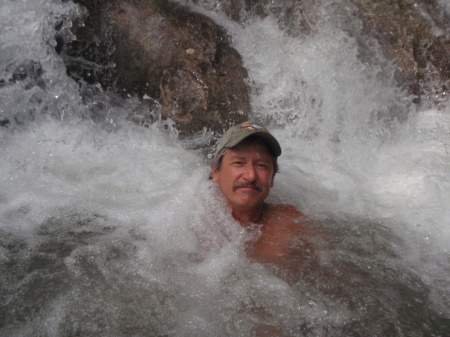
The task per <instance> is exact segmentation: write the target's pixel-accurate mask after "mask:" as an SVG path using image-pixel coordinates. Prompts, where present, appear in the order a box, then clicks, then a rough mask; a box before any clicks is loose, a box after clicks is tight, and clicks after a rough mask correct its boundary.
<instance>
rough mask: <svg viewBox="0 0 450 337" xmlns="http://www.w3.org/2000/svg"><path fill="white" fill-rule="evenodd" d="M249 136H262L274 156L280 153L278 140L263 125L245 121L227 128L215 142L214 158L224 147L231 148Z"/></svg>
mask: <svg viewBox="0 0 450 337" xmlns="http://www.w3.org/2000/svg"><path fill="white" fill-rule="evenodd" d="M250 136H257V137H260V138H262V139H263V140H264V141H265V142H266V144H267V145H268V146H269V147H270V148H271V150H272V152H273V154H274V155H275V157H278V156H279V155H281V147H280V144H279V143H278V141H277V140H276V139H275V137H274V136H272V135H271V134H270V132H269V131H268V130H267V129H266V127H265V126H264V125H261V124H259V123H256V122H253V121H247V122H244V123H241V124H238V125H235V126H232V127H231V128H229V129H228V130H227V131H226V132H225V134H224V135H223V136H222V138H221V139H220V140H219V142H218V143H217V149H216V152H215V153H214V158H215V157H216V156H217V155H218V154H219V152H220V151H221V150H222V149H224V148H232V147H235V146H236V145H238V144H239V143H240V142H242V141H243V140H244V139H245V138H247V137H250Z"/></svg>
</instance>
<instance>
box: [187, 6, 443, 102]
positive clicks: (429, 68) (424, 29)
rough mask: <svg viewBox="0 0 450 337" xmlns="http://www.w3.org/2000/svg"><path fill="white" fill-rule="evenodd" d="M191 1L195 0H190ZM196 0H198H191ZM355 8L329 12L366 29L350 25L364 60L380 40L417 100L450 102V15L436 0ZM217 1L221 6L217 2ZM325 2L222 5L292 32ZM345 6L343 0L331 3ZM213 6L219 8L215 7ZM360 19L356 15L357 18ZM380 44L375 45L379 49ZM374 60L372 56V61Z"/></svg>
mask: <svg viewBox="0 0 450 337" xmlns="http://www.w3.org/2000/svg"><path fill="white" fill-rule="evenodd" d="M187 1H189V0H187ZM190 1H193V2H196V0H190ZM350 2H351V3H352V4H353V5H354V11H349V12H348V13H345V14H343V13H339V12H333V10H331V11H330V13H329V15H335V16H339V15H343V17H344V16H345V15H351V16H352V17H350V18H348V19H349V21H350V22H355V21H357V20H358V19H359V20H360V22H361V24H362V28H359V27H356V26H355V25H353V24H352V25H350V27H345V24H343V27H342V28H343V29H347V32H348V34H349V35H350V36H354V37H355V38H356V40H357V42H358V44H359V46H358V48H359V51H360V56H361V59H362V60H363V62H365V61H367V59H366V56H368V57H369V58H370V57H371V56H372V55H373V54H374V53H376V52H377V51H378V49H377V48H378V46H375V47H374V46H373V45H371V44H370V43H367V41H368V40H369V41H370V39H368V37H372V38H374V39H376V40H377V42H378V44H379V46H380V47H381V50H382V53H383V54H384V56H385V57H386V58H387V59H388V60H389V61H390V62H391V64H393V65H394V67H395V68H396V71H395V79H396V81H397V83H398V85H399V86H400V87H403V88H405V93H406V94H407V95H415V96H416V99H415V100H414V101H415V103H418V104H430V105H432V106H439V105H440V104H444V105H445V104H447V96H448V95H449V91H450V17H449V14H448V13H446V12H445V11H444V9H443V8H441V7H440V5H439V2H437V1H436V0H350ZM215 6H216V5H215ZM320 6H323V4H322V2H320V1H310V0H291V1H285V0H241V1H236V0H223V1H221V2H220V10H221V11H223V12H224V13H225V14H226V15H228V16H229V17H230V18H232V19H234V20H236V21H238V22H242V21H245V20H246V19H247V18H248V17H252V16H258V17H262V18H264V17H266V16H273V17H275V18H276V20H277V22H278V24H279V26H280V28H281V29H283V30H284V31H286V33H287V34H289V35H291V36H301V35H305V34H309V33H311V32H312V31H314V29H315V25H317V24H318V23H317V11H318V7H320ZM328 7H329V8H333V9H336V10H339V8H340V7H347V6H346V5H344V6H340V4H339V3H338V2H334V3H333V2H332V3H329V4H328ZM210 9H213V8H212V7H211V8H210ZM355 18H356V20H355ZM374 48H375V50H374ZM368 62H370V61H368Z"/></svg>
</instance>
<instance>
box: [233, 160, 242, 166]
mask: <svg viewBox="0 0 450 337" xmlns="http://www.w3.org/2000/svg"><path fill="white" fill-rule="evenodd" d="M232 165H233V166H242V165H244V162H243V161H234V162H232Z"/></svg>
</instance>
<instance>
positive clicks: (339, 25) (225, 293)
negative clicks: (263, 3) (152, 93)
mask: <svg viewBox="0 0 450 337" xmlns="http://www.w3.org/2000/svg"><path fill="white" fill-rule="evenodd" d="M196 4H197V5H196V6H197V7H194V9H195V10H197V11H200V12H203V13H206V14H207V15H209V16H210V17H212V18H213V19H214V20H216V21H217V22H219V23H220V24H221V25H223V26H224V27H225V28H226V29H227V30H228V31H229V32H230V34H231V35H232V38H233V44H234V46H235V48H236V49H237V50H238V51H239V52H240V53H241V55H242V56H243V61H244V65H245V66H246V68H247V69H248V71H249V78H250V82H249V83H250V85H251V87H252V107H253V110H254V114H253V116H252V117H253V118H255V119H258V120H261V121H263V122H265V123H267V124H268V125H269V126H270V129H271V130H273V133H274V134H275V135H276V137H277V138H278V139H279V141H280V143H281V144H282V148H283V155H282V157H281V158H280V166H281V172H280V173H279V174H278V175H277V177H276V179H275V187H274V189H273V191H272V194H271V196H270V199H271V201H272V202H283V203H289V204H293V205H295V206H296V207H297V208H298V209H299V210H301V211H302V212H304V213H305V214H307V215H308V217H309V218H311V219H312V220H313V221H314V223H315V225H314V232H307V233H304V236H302V237H301V238H297V239H296V240H294V241H295V245H296V246H297V248H298V249H297V251H296V254H294V255H293V256H290V257H289V258H286V259H285V260H283V261H279V262H278V263H272V264H260V263H254V262H252V261H250V260H248V259H247V257H246V256H245V253H244V244H245V242H246V241H248V240H254V239H255V237H256V236H257V233H248V232H245V231H243V230H242V228H241V227H240V226H239V224H237V223H236V222H235V221H234V220H233V219H232V218H231V217H230V215H229V212H228V211H227V210H226V208H225V207H224V204H223V202H224V201H223V200H222V199H221V198H220V196H219V195H218V194H217V191H216V189H215V187H214V185H212V183H211V182H210V181H208V180H207V179H206V178H207V176H208V159H207V157H205V156H204V154H203V153H202V151H198V150H194V149H193V148H195V146H193V144H206V143H207V142H208V141H209V139H208V135H206V134H205V135H203V136H198V137H197V138H195V139H191V140H184V141H180V140H179V139H178V138H177V136H176V134H175V133H173V132H170V131H168V130H167V129H166V127H165V126H166V124H167V123H166V122H164V121H158V120H157V121H155V122H154V123H153V124H151V125H149V126H148V127H142V126H139V125H137V124H136V123H134V122H131V121H129V120H128V119H129V116H130V115H139V113H140V106H139V103H138V100H136V99H135V98H129V99H121V98H118V97H117V96H116V95H115V94H114V93H111V92H105V91H102V90H101V89H100V88H98V87H96V86H90V87H86V88H84V89H83V91H82V93H80V90H79V88H78V85H77V84H76V83H75V82H74V81H73V80H71V79H70V78H69V77H68V76H67V75H66V72H65V67H64V63H63V61H62V60H61V58H60V57H59V55H58V54H57V53H56V52H55V49H54V47H55V45H56V42H55V39H54V35H55V28H54V26H55V25H56V26H57V23H60V24H61V25H62V27H63V29H64V28H67V27H68V26H69V25H70V24H71V22H72V21H73V20H75V18H76V17H78V16H79V15H80V13H81V9H80V8H79V7H77V6H76V5H74V4H73V3H72V2H71V1H67V2H61V1H57V0H38V1H33V2H30V1H10V0H2V1H1V8H2V10H1V12H0V15H1V20H0V22H1V31H2V35H1V40H2V42H1V47H0V48H1V49H0V50H1V52H0V60H1V61H0V79H1V82H0V102H1V103H0V111H1V123H2V125H4V126H3V127H1V128H0V137H1V140H0V142H1V146H0V157H1V159H2V161H1V165H0V170H1V171H0V173H1V174H0V186H1V189H0V233H1V234H0V279H1V283H0V293H1V302H0V303H1V304H0V335H2V336H76V335H89V336H113V335H114V336H131V335H133V336H212V335H216V336H249V335H251V333H252V331H253V330H254V329H255V327H257V326H260V325H262V324H267V325H271V326H274V327H277V328H278V329H279V330H281V331H283V332H284V333H285V334H287V335H291V336H336V335H343V336H360V335H370V336H405V335H407V336H444V335H446V334H448V331H449V329H450V316H449V312H450V311H449V306H450V303H449V285H450V284H449V280H450V268H449V255H448V242H449V239H450V233H449V228H450V207H449V205H450V175H449V172H450V158H449V151H450V149H449V144H450V132H449V125H450V110H449V109H448V105H447V107H445V105H444V108H442V107H440V108H439V109H438V108H437V107H436V108H433V107H432V108H426V109H425V108H421V107H416V106H415V105H414V104H412V103H411V102H412V100H413V97H408V96H407V95H405V94H404V93H403V92H402V90H401V89H400V88H398V87H396V86H395V84H394V81H393V79H392V72H391V68H390V65H389V62H388V61H387V60H384V59H383V57H382V56H381V53H380V52H374V53H372V54H371V55H370V57H369V56H367V55H364V54H362V53H361V50H360V45H359V44H358V39H357V38H356V36H357V35H358V34H359V33H360V31H361V25H360V23H359V22H358V20H357V19H355V18H354V17H353V16H352V8H351V6H349V5H348V4H347V3H346V2H343V1H322V2H314V3H313V2H304V4H303V7H301V8H299V10H300V9H301V13H303V14H302V15H304V16H302V20H303V19H304V20H303V21H302V20H300V21H298V20H297V21H296V20H292V21H290V20H289V19H288V18H287V17H285V16H283V15H284V14H283V8H286V7H283V6H282V5H279V6H278V7H279V8H281V9H280V11H279V12H281V14H280V15H281V18H282V20H280V17H277V16H268V17H266V18H258V17H256V16H253V15H252V14H251V13H250V12H249V13H245V12H242V13H241V14H242V17H241V18H240V21H239V22H236V21H233V20H230V19H228V18H227V17H226V16H225V15H224V14H223V13H222V7H223V6H224V5H225V4H226V2H225V1H224V2H218V1H197V2H196ZM221 6H222V7H221ZM286 6H287V5H286ZM302 22H303V23H304V22H307V23H308V26H309V27H310V28H311V29H310V30H306V31H304V32H303V33H301V34H298V33H297V34H294V32H295V27H297V26H296V25H300V26H301V24H302ZM302 27H304V26H302ZM66 38H71V37H70V34H68V35H67V36H66ZM367 39H368V38H367ZM367 44H368V45H371V46H372V47H373V48H374V49H373V50H375V51H376V43H375V42H373V41H370V39H368V41H367Z"/></svg>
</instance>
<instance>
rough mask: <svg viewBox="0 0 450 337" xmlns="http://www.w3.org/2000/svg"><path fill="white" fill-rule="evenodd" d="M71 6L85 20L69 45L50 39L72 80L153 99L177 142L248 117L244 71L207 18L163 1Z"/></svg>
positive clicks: (226, 40)
mask: <svg viewBox="0 0 450 337" xmlns="http://www.w3.org/2000/svg"><path fill="white" fill-rule="evenodd" d="M78 2H79V3H80V4H82V5H84V6H86V8H87V9H88V16H87V17H86V19H85V21H84V23H80V24H79V25H78V26H77V25H75V27H74V29H73V31H74V33H75V34H76V36H77V39H76V40H75V41H72V42H69V43H67V42H65V41H67V39H64V38H63V37H62V35H63V33H62V32H61V33H60V37H59V38H58V37H57V41H58V45H57V51H59V52H60V53H61V55H62V56H63V59H64V60H65V62H66V65H67V69H68V73H69V74H70V75H71V76H72V77H73V78H75V79H77V80H79V81H84V82H86V83H101V84H102V86H103V87H105V88H113V89H114V90H115V91H117V92H119V93H120V94H121V95H123V96H128V95H138V96H139V97H140V98H152V99H155V100H157V101H158V102H159V104H160V107H161V116H162V118H164V119H167V118H170V119H171V120H173V121H174V122H175V126H176V128H177V129H178V130H179V131H180V133H181V134H182V135H189V134H192V133H195V132H197V131H201V130H203V129H204V128H207V129H209V130H218V131H222V129H223V128H227V127H228V125H229V124H232V123H233V124H234V123H238V122H241V121H244V120H246V119H247V118H248V113H249V112H250V104H249V90H248V87H247V85H246V83H245V80H246V78H247V72H246V70H245V68H244V67H243V65H242V61H241V57H240V55H239V54H238V53H237V51H236V50H235V49H234V48H233V47H232V46H231V41H230V37H229V35H228V34H227V32H226V31H225V30H224V29H223V28H221V27H219V26H218V25H217V24H215V23H214V22H213V21H212V20H211V19H209V18H207V17H205V16H203V15H200V14H197V13H193V12H191V11H189V10H188V9H187V8H185V7H183V6H181V5H179V4H175V3H171V2H169V1H158V0H135V1H133V0H125V1H119V0H110V1H107V0H101V1H83V0H80V1H78ZM80 59H81V60H84V61H80ZM142 101H143V104H145V101H146V100H145V99H143V100H142ZM150 101H151V100H150ZM142 124H145V123H142Z"/></svg>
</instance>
